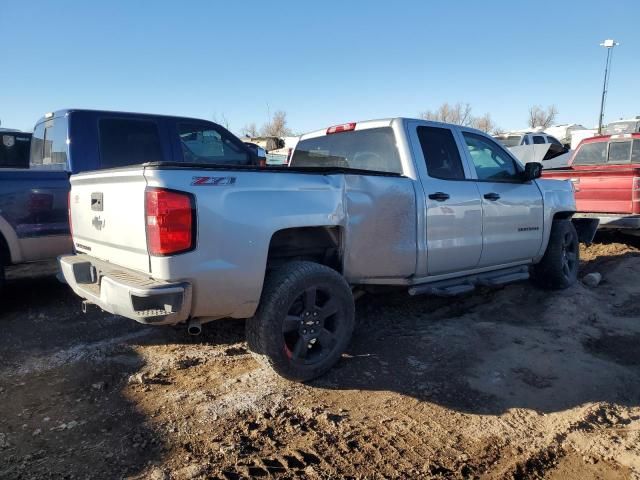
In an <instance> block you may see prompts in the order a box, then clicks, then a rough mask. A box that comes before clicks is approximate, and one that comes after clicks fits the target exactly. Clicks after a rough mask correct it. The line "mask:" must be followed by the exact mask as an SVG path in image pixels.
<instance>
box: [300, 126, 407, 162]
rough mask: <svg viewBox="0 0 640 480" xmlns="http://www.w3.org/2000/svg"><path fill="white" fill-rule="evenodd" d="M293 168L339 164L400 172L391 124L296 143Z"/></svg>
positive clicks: (398, 157)
mask: <svg viewBox="0 0 640 480" xmlns="http://www.w3.org/2000/svg"><path fill="white" fill-rule="evenodd" d="M290 165H291V166H292V167H338V168H350V169H357V170H370V171H374V172H386V173H402V166H401V164H400V156H399V155H398V148H397V147H396V140H395V136H394V134H393V130H392V129H391V128H390V127H382V128H368V129H366V130H355V131H351V132H341V133H332V134H329V135H323V136H321V137H316V138H308V139H306V140H301V141H300V142H298V145H297V146H296V149H295V151H294V152H293V157H292V158H291V164H290Z"/></svg>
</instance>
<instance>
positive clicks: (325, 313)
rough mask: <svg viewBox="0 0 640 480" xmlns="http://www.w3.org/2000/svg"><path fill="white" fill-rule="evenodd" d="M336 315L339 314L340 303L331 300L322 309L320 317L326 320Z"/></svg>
mask: <svg viewBox="0 0 640 480" xmlns="http://www.w3.org/2000/svg"><path fill="white" fill-rule="evenodd" d="M336 313H338V302H336V301H335V300H334V299H329V301H328V302H327V303H325V304H324V306H323V307H322V308H321V309H320V317H321V318H322V320H325V319H327V318H329V317H330V316H332V315H335V314H336Z"/></svg>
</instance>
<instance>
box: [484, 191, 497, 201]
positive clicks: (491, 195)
mask: <svg viewBox="0 0 640 480" xmlns="http://www.w3.org/2000/svg"><path fill="white" fill-rule="evenodd" d="M484 198H486V199H487V200H491V201H493V202H495V201H496V200H500V195H498V194H497V193H494V192H491V193H485V194H484Z"/></svg>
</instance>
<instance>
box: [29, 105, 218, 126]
mask: <svg viewBox="0 0 640 480" xmlns="http://www.w3.org/2000/svg"><path fill="white" fill-rule="evenodd" d="M74 112H86V113H107V114H110V115H117V116H122V117H128V116H131V117H162V118H172V119H180V120H187V121H198V122H203V121H205V122H211V120H206V119H204V118H193V117H182V116H180V115H164V114H159V113H140V112H121V111H117V110H97V109H96V110H94V109H89V108H64V109H62V110H55V111H53V112H48V113H45V114H44V116H42V117H41V118H40V119H39V120H38V121H37V122H36V125H37V124H39V123H42V122H44V121H45V120H49V119H51V118H60V117H64V116H66V115H68V114H70V113H74ZM211 123H215V122H211Z"/></svg>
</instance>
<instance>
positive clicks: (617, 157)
mask: <svg viewBox="0 0 640 480" xmlns="http://www.w3.org/2000/svg"><path fill="white" fill-rule="evenodd" d="M630 161H631V141H628V142H611V143H610V144H609V163H629V162H630Z"/></svg>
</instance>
